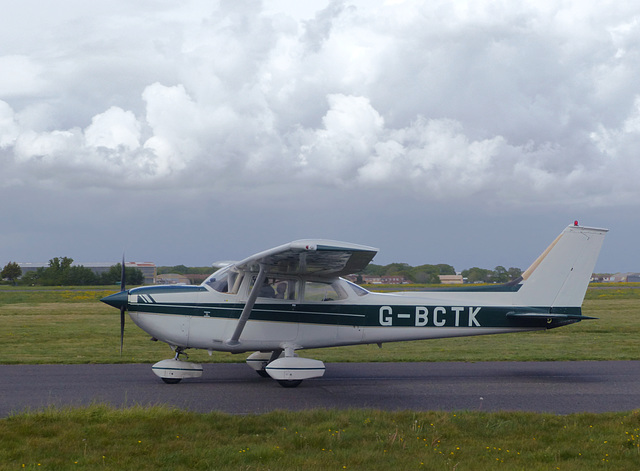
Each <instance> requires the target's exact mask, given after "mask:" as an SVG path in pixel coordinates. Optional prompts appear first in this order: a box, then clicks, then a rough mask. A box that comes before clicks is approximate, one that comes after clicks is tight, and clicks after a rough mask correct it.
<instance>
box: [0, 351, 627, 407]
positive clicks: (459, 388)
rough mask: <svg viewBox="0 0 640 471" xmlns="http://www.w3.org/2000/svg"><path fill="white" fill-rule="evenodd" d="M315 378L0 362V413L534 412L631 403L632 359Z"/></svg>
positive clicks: (218, 369)
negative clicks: (175, 377)
mask: <svg viewBox="0 0 640 471" xmlns="http://www.w3.org/2000/svg"><path fill="white" fill-rule="evenodd" d="M326 367H327V369H326V373H325V375H324V377H322V378H316V379H311V380H306V381H303V383H302V385H300V386H299V387H297V388H295V389H285V388H282V387H280V386H279V385H278V383H276V382H275V381H273V380H271V379H268V378H267V379H265V378H261V377H259V376H258V375H257V374H256V373H255V372H254V371H253V370H251V369H250V368H249V367H248V366H247V365H245V364H220V363H219V364H205V365H204V374H203V376H202V377H201V378H198V379H189V380H183V381H182V382H181V383H179V384H175V385H169V384H164V383H163V382H162V381H161V380H160V379H159V378H158V377H156V376H155V375H154V374H153V373H152V371H151V365H147V364H144V365H141V364H134V365H0V417H6V416H8V415H11V414H15V413H19V412H22V411H25V410H39V409H42V408H45V407H48V406H80V405H89V404H96V403H106V404H111V405H113V406H116V407H123V406H124V407H126V406H132V405H160V404H162V405H168V406H170V407H176V408H181V409H186V410H192V411H196V412H210V411H222V412H229V413H234V414H248V413H263V412H268V411H272V410H276V409H287V410H303V409H314V408H315V409H317V408H322V409H329V408H338V409H345V408H373V409H384V410H405V409H409V410H416V411H424V410H446V411H453V410H484V411H498V410H506V411H513V410H519V411H534V412H550V413H556V414H569V413H574V412H607V411H628V410H632V409H638V408H640V361H573V362H478V363H458V362H443V363H328V364H326Z"/></svg>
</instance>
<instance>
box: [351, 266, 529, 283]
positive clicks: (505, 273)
mask: <svg viewBox="0 0 640 471" xmlns="http://www.w3.org/2000/svg"><path fill="white" fill-rule="evenodd" d="M455 274H456V271H455V269H454V268H453V267H452V266H451V265H447V264H444V263H441V264H438V265H419V266H417V267H412V266H411V265H409V264H408V263H390V264H389V265H376V264H375V263H370V264H369V265H368V266H367V268H365V269H364V271H363V272H362V275H370V276H378V277H383V276H404V277H405V278H406V279H407V280H409V281H411V282H412V283H429V284H439V283H440V277H439V275H455ZM521 274H522V270H521V269H519V268H514V267H511V268H509V269H508V270H507V269H506V268H505V267H503V266H497V267H495V268H494V269H493V270H489V269H486V268H478V267H473V268H469V269H467V270H463V271H462V277H463V278H465V279H466V280H467V282H468V283H506V282H508V281H511V280H514V279H516V278H518V277H519V276H520V275H521Z"/></svg>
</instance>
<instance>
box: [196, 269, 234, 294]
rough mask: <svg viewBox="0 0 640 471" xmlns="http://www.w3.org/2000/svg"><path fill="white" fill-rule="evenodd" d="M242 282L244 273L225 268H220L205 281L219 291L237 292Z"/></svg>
mask: <svg viewBox="0 0 640 471" xmlns="http://www.w3.org/2000/svg"><path fill="white" fill-rule="evenodd" d="M241 283H242V273H237V272H234V271H232V270H230V269H226V268H223V269H221V270H218V271H217V272H215V273H214V274H213V275H211V276H210V277H209V278H207V279H206V280H205V282H204V284H205V285H207V286H209V287H210V288H211V289H214V290H216V291H218V292H219V293H229V294H237V293H238V290H239V289H240V284H241Z"/></svg>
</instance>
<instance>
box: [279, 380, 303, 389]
mask: <svg viewBox="0 0 640 471" xmlns="http://www.w3.org/2000/svg"><path fill="white" fill-rule="evenodd" d="M300 383H302V380H301V379H296V380H287V379H280V380H278V384H279V385H280V386H282V387H283V388H297V387H298V386H300Z"/></svg>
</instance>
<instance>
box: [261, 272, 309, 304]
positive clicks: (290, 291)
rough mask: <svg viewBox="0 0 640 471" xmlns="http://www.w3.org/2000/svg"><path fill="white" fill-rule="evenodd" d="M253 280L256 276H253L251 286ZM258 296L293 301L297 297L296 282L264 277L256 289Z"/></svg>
mask: <svg viewBox="0 0 640 471" xmlns="http://www.w3.org/2000/svg"><path fill="white" fill-rule="evenodd" d="M255 282H256V277H253V279H252V280H251V288H253V285H254V283H255ZM258 297H259V298H271V299H285V300H288V301H295V300H296V299H297V298H298V282H297V280H291V279H283V278H266V279H265V280H264V283H263V285H262V286H261V287H260V291H258Z"/></svg>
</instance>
